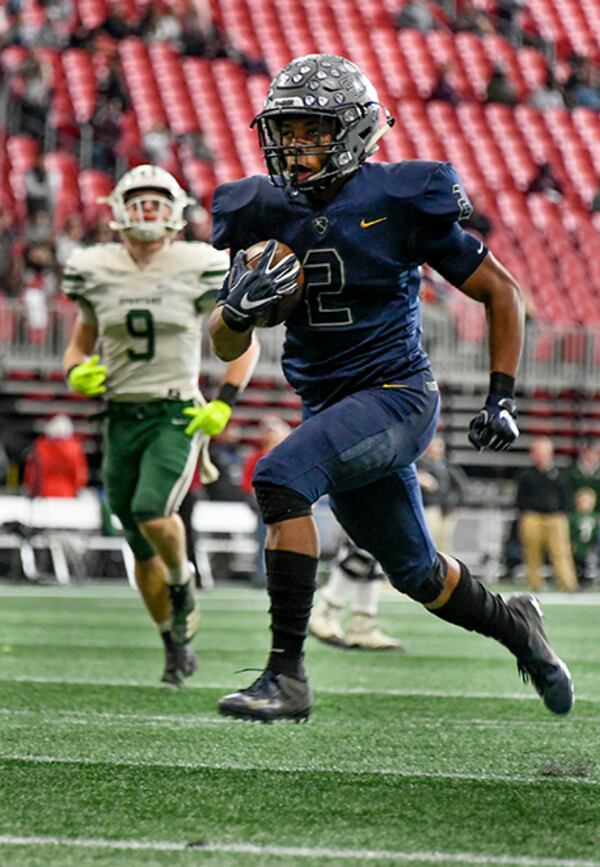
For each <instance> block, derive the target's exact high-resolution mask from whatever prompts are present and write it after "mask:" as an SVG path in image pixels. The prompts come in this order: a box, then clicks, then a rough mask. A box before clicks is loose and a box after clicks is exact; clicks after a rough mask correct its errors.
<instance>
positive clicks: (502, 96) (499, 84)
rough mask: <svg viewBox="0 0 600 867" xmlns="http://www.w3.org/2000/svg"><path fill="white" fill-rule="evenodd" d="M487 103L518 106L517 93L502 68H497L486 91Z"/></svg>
mask: <svg viewBox="0 0 600 867" xmlns="http://www.w3.org/2000/svg"><path fill="white" fill-rule="evenodd" d="M485 101H486V102H500V103H503V104H504V105H517V103H518V101H519V98H518V96H517V92H516V90H515V89H514V87H513V86H512V84H511V83H510V81H509V80H508V78H507V77H506V73H505V71H504V69H503V68H502V67H501V66H495V67H494V71H493V72H492V75H491V76H490V80H489V81H488V83H487V87H486V90H485Z"/></svg>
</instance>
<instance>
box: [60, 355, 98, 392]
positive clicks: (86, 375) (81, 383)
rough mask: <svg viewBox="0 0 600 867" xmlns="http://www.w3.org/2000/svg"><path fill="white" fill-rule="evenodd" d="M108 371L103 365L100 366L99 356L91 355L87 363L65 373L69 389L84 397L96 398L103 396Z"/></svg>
mask: <svg viewBox="0 0 600 867" xmlns="http://www.w3.org/2000/svg"><path fill="white" fill-rule="evenodd" d="M107 374H108V371H107V369H106V366H105V365H104V364H100V356H99V355H92V357H91V358H88V360H87V361H82V362H81V364H76V365H74V366H73V367H72V368H71V369H70V370H69V372H68V373H67V382H68V383H69V387H70V388H72V389H73V391H76V392H78V394H83V395H85V396H86V397H97V396H98V395H99V394H104V392H105V391H106V387H105V385H104V382H105V381H106V377H107Z"/></svg>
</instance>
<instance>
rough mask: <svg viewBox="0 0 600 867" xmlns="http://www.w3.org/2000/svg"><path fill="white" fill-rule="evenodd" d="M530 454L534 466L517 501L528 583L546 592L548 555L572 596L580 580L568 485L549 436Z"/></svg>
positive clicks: (537, 440) (525, 475) (539, 439)
mask: <svg viewBox="0 0 600 867" xmlns="http://www.w3.org/2000/svg"><path fill="white" fill-rule="evenodd" d="M529 454H530V456H531V460H532V462H533V466H532V467H530V468H529V469H527V470H525V471H524V472H523V473H522V474H521V476H520V478H519V482H518V487H517V500H516V506H517V509H518V511H519V513H520V517H519V534H520V537H521V544H522V546H523V556H524V559H525V568H526V572H527V584H528V586H529V588H530V589H531V590H534V591H538V590H542V589H543V587H544V578H543V576H542V565H543V562H544V554H548V557H549V558H550V562H551V564H552V568H553V570H554V575H555V578H556V581H557V583H558V586H559V588H560V589H561V590H564V591H565V592H568V593H570V592H572V591H573V590H576V589H577V579H576V577H575V565H574V563H573V554H572V551H571V542H570V539H569V521H568V518H567V513H568V511H569V501H570V494H569V486H568V483H567V481H566V479H565V478H563V476H562V475H561V473H560V471H559V469H558V467H557V466H556V464H555V463H554V447H553V445H552V440H551V439H550V438H549V437H536V438H535V439H534V440H533V442H532V444H531V448H530V449H529Z"/></svg>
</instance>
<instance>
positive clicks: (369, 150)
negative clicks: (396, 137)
mask: <svg viewBox="0 0 600 867" xmlns="http://www.w3.org/2000/svg"><path fill="white" fill-rule="evenodd" d="M386 113H387V114H388V116H387V118H386V121H385V123H383V124H382V125H381V126H380V127H379V129H376V130H375V132H374V133H373V135H372V136H371V138H370V139H368V140H367V142H366V144H365V156H368V157H370V156H371V155H372V154H374V153H375V151H376V150H378V148H377V142H378V141H379V139H380V138H381V137H382V136H384V135H385V134H386V132H388V130H390V129H391V128H392V127H393V126H394V124H395V123H396V120H395V118H393V117H390V115H389V113H388V112H387V109H386Z"/></svg>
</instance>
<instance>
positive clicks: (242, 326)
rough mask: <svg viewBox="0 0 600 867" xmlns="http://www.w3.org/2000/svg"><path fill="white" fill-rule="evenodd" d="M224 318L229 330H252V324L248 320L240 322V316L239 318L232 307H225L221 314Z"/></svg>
mask: <svg viewBox="0 0 600 867" xmlns="http://www.w3.org/2000/svg"><path fill="white" fill-rule="evenodd" d="M221 316H222V317H223V322H224V323H225V325H226V326H227V327H228V328H231V330H232V331H238V332H240V333H241V332H242V331H248V329H249V328H252V322H249V321H248V319H244V320H240V318H239V316H237V315H236V314H235V313H234V311H233V310H232V309H231V308H230V307H227V306H225V307H223V311H222V313H221Z"/></svg>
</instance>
